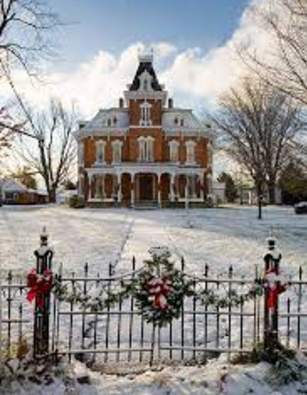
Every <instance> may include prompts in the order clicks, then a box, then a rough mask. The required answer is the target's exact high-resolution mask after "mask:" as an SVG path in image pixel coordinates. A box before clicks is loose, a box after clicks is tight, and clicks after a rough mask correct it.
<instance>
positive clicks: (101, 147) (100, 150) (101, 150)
mask: <svg viewBox="0 0 307 395" xmlns="http://www.w3.org/2000/svg"><path fill="white" fill-rule="evenodd" d="M105 145H106V143H105V141H102V140H98V141H97V142H96V163H98V164H102V163H104V162H105Z"/></svg>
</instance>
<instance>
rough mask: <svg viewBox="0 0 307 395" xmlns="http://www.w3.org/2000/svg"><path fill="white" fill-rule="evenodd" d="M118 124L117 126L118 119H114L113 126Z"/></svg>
mask: <svg viewBox="0 0 307 395" xmlns="http://www.w3.org/2000/svg"><path fill="white" fill-rule="evenodd" d="M116 124H117V118H116V117H113V125H116Z"/></svg>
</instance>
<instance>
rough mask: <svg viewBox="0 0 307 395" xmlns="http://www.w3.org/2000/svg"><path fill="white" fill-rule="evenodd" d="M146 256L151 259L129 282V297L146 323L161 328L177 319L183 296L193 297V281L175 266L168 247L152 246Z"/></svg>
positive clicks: (145, 262)
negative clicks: (134, 302)
mask: <svg viewBox="0 0 307 395" xmlns="http://www.w3.org/2000/svg"><path fill="white" fill-rule="evenodd" d="M149 253H150V255H151V259H149V260H146V261H144V265H145V266H144V269H143V270H142V271H141V272H140V274H139V275H138V276H137V277H136V278H135V279H133V280H132V283H131V294H132V295H133V296H134V298H135V299H136V304H137V306H138V307H139V309H140V311H141V312H142V314H143V316H144V318H145V320H146V321H147V322H153V323H155V324H157V325H159V326H163V325H165V324H167V323H169V322H170V321H171V320H172V319H173V318H178V317H179V315H180V311H181V307H182V304H183V300H184V297H185V296H191V295H192V294H193V290H192V285H193V282H192V281H191V280H189V279H187V276H186V275H185V274H184V273H183V272H182V271H180V270H178V269H176V268H175V267H174V263H173V262H172V261H171V260H170V257H171V254H170V252H169V250H168V248H166V247H153V248H151V249H150V250H149Z"/></svg>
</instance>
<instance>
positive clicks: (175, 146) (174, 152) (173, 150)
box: [168, 140, 179, 162]
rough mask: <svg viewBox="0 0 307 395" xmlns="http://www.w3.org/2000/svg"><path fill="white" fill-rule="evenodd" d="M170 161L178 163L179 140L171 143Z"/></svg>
mask: <svg viewBox="0 0 307 395" xmlns="http://www.w3.org/2000/svg"><path fill="white" fill-rule="evenodd" d="M168 145H169V160H170V161H171V162H178V160H179V152H178V148H179V142H178V141H177V140H171V141H170V142H169V143H168Z"/></svg>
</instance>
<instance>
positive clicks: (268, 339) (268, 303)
mask: <svg viewBox="0 0 307 395" xmlns="http://www.w3.org/2000/svg"><path fill="white" fill-rule="evenodd" d="M275 244H276V241H275V239H274V238H272V237H270V238H268V251H267V252H266V253H265V255H264V258H263V259H264V264H265V267H264V273H265V274H264V284H265V291H264V348H265V349H266V350H267V349H272V348H274V346H275V345H276V344H277V343H278V295H279V293H281V292H282V291H281V288H282V287H281V285H280V282H279V281H278V277H276V276H278V275H279V264H280V261H281V253H280V252H279V251H277V250H276V245H275Z"/></svg>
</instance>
